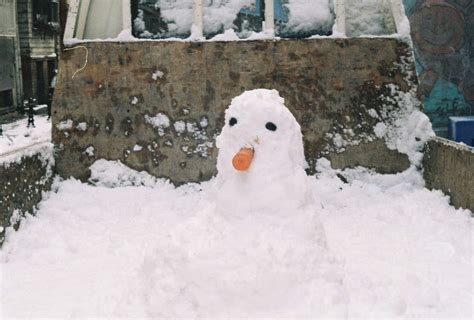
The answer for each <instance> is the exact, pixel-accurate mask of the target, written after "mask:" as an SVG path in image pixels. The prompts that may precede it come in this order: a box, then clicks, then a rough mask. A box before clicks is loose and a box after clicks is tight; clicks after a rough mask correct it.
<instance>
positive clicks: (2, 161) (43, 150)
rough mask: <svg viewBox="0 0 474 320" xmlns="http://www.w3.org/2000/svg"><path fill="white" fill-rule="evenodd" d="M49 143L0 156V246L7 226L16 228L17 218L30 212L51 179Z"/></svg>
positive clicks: (51, 155)
mask: <svg viewBox="0 0 474 320" xmlns="http://www.w3.org/2000/svg"><path fill="white" fill-rule="evenodd" d="M53 166H54V158H53V145H52V144H51V142H48V143H42V144H39V145H36V146H32V147H30V148H28V149H24V150H22V151H21V152H17V153H16V154H8V155H7V156H1V155H0V181H1V185H0V246H1V245H2V243H3V241H4V240H5V231H6V228H8V227H11V226H12V227H14V228H15V230H17V229H18V227H19V225H20V220H21V218H22V217H23V216H24V215H25V214H26V213H30V214H33V211H34V209H35V207H36V205H37V204H38V203H39V202H40V201H41V198H42V193H43V191H49V190H50V187H51V183H52V178H53Z"/></svg>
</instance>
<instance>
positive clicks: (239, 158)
mask: <svg viewBox="0 0 474 320" xmlns="http://www.w3.org/2000/svg"><path fill="white" fill-rule="evenodd" d="M254 153H255V151H254V149H253V148H248V147H247V148H242V149H240V151H239V152H237V153H236V154H235V156H234V157H233V158H232V166H234V169H235V170H237V171H247V170H248V168H250V165H251V164H252V160H253V155H254Z"/></svg>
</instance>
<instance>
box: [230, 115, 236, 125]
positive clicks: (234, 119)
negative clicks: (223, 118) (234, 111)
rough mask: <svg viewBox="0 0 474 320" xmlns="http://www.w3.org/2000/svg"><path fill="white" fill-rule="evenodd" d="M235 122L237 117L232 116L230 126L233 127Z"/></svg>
mask: <svg viewBox="0 0 474 320" xmlns="http://www.w3.org/2000/svg"><path fill="white" fill-rule="evenodd" d="M235 124H237V119H236V118H234V117H232V118H230V120H229V126H231V127H232V126H233V125H235Z"/></svg>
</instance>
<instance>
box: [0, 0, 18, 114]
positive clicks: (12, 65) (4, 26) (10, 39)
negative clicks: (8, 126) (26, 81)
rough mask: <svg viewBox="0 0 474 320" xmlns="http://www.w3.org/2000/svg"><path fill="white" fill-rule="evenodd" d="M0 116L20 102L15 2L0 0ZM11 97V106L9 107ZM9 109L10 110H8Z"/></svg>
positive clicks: (13, 0)
mask: <svg viewBox="0 0 474 320" xmlns="http://www.w3.org/2000/svg"><path fill="white" fill-rule="evenodd" d="M0 37H1V39H0V40H1V45H2V46H3V48H1V50H0V51H1V53H2V54H1V55H0V91H2V92H0V95H1V96H0V109H1V110H0V114H1V113H4V112H7V111H11V110H14V108H15V107H16V106H17V104H18V102H19V101H21V100H22V88H21V81H22V80H21V67H20V65H21V64H20V52H19V51H20V50H19V40H18V39H19V38H18V28H17V21H16V1H15V0H0ZM7 96H11V98H12V102H13V104H12V105H10V103H9V102H10V101H7V100H10V98H6V97H7ZM10 107H11V108H10Z"/></svg>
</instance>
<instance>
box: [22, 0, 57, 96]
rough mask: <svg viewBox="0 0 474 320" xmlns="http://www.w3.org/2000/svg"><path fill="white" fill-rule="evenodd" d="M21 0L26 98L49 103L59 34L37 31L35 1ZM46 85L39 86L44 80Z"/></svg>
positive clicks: (23, 73) (23, 71)
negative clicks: (52, 67)
mask: <svg viewBox="0 0 474 320" xmlns="http://www.w3.org/2000/svg"><path fill="white" fill-rule="evenodd" d="M17 1H18V27H19V35H20V47H21V63H22V75H23V89H24V94H25V98H29V97H33V98H36V99H37V100H38V102H39V103H46V102H47V96H48V87H49V84H50V82H51V80H52V77H51V76H50V75H49V74H48V72H47V70H48V64H51V63H53V64H55V65H57V62H56V61H57V57H56V52H55V51H56V50H55V46H57V44H58V41H59V35H57V34H54V33H52V32H44V31H41V30H35V27H34V25H33V1H34V0H17ZM41 81H42V82H43V83H44V85H43V86H41V85H39V83H40V82H41Z"/></svg>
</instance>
